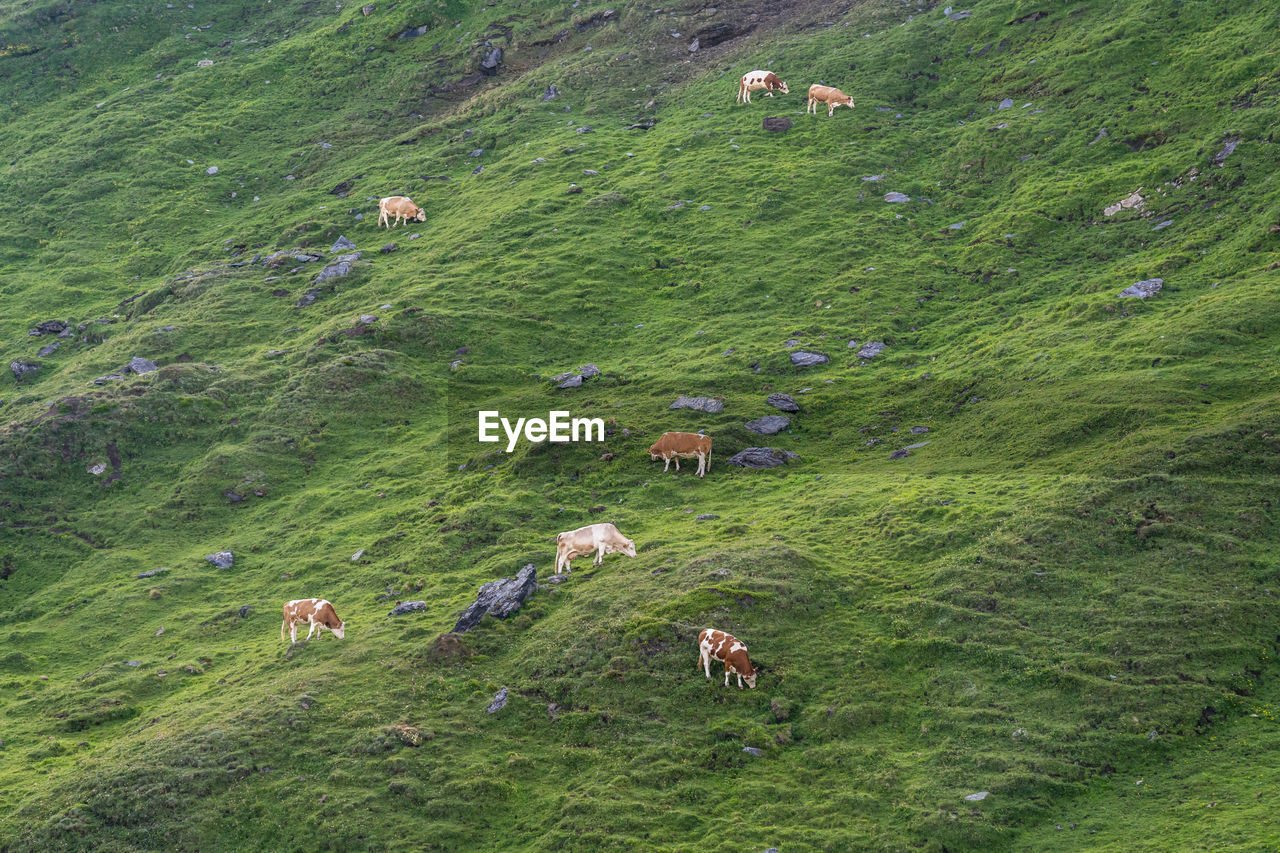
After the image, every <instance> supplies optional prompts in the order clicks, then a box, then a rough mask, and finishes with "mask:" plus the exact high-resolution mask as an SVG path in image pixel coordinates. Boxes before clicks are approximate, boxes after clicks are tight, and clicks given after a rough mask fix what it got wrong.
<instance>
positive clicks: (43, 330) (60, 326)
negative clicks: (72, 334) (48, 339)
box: [27, 320, 70, 338]
mask: <svg viewBox="0 0 1280 853" xmlns="http://www.w3.org/2000/svg"><path fill="white" fill-rule="evenodd" d="M68 328H70V327H69V326H68V325H67V324H66V323H64V322H62V321H61V320H45V321H44V322H43V323H36V327H35V328H34V329H31V330H30V331H28V332H27V336H28V337H32V338H38V337H40V336H41V335H61V334H62V333H63V332H65V331H66V330H67V329H68Z"/></svg>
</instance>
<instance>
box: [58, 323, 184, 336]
mask: <svg viewBox="0 0 1280 853" xmlns="http://www.w3.org/2000/svg"><path fill="white" fill-rule="evenodd" d="M170 328H174V327H172V326H171V327H170ZM162 331H163V330H162ZM75 336H76V333H75V331H74V330H73V329H72V328H71V327H70V326H67V327H66V328H65V329H63V330H62V331H61V332H58V337H60V338H74V337H75Z"/></svg>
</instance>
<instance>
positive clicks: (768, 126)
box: [760, 116, 791, 133]
mask: <svg viewBox="0 0 1280 853" xmlns="http://www.w3.org/2000/svg"><path fill="white" fill-rule="evenodd" d="M760 126H761V127H763V128H764V129H765V130H767V131H769V132H770V133H782V132H783V131H785V130H790V129H791V119H789V118H785V117H783V116H768V117H767V118H765V120H764V121H762V122H761V123H760Z"/></svg>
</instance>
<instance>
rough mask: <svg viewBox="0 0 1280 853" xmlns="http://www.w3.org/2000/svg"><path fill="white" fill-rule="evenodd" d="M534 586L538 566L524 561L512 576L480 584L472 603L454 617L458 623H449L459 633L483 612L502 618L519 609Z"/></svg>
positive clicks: (474, 621)
mask: <svg viewBox="0 0 1280 853" xmlns="http://www.w3.org/2000/svg"><path fill="white" fill-rule="evenodd" d="M537 588H538V570H537V569H535V568H534V567H533V563H528V564H526V565H525V567H524V568H523V569H521V570H520V571H519V572H518V573H517V574H516V576H515V577H514V578H500V579H498V580H496V581H489V582H488V583H487V584H485V585H484V586H482V587H480V591H479V592H478V593H477V594H476V600H475V603H473V604H472V605H471V606H470V607H468V608H467V609H466V610H465V611H464V612H463V614H462V615H461V616H460V617H458V624H456V625H454V626H453V633H455V634H462V633H465V632H467V631H470V630H471V629H472V628H474V627H475V626H476V625H478V624H480V620H481V619H483V618H484V617H485V616H486V615H492V616H494V617H496V618H498V619H506V618H507V617H508V616H510V615H511V614H512V613H515V612H516V611H517V610H519V609H520V606H521V605H522V604H524V602H525V599H527V598H528V597H529V596H530V595H532V594H533V591H534V590H535V589H537Z"/></svg>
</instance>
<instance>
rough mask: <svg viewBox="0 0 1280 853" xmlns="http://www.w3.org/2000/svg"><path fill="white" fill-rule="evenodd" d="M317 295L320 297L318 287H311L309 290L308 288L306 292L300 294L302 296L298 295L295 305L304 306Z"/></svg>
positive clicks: (313, 300)
mask: <svg viewBox="0 0 1280 853" xmlns="http://www.w3.org/2000/svg"><path fill="white" fill-rule="evenodd" d="M319 297H320V288H318V287H313V288H311V289H310V290H308V291H307V292H306V293H304V294H302V296H300V297H298V302H297V307H298V308H306V307H307V306H308V305H310V304H311V303H312V302H315V301H316V299H318V298H319Z"/></svg>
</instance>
